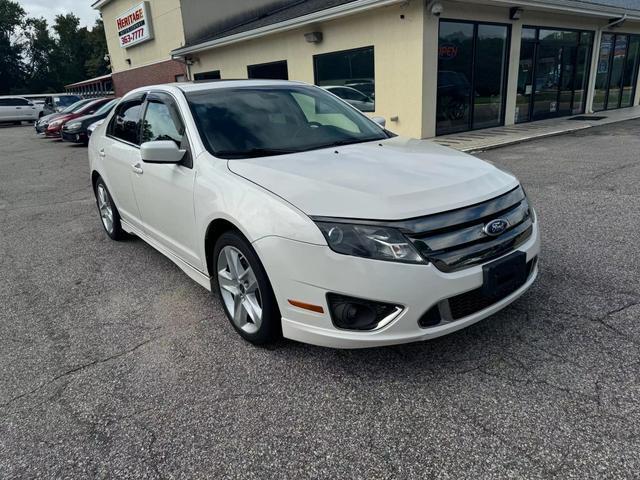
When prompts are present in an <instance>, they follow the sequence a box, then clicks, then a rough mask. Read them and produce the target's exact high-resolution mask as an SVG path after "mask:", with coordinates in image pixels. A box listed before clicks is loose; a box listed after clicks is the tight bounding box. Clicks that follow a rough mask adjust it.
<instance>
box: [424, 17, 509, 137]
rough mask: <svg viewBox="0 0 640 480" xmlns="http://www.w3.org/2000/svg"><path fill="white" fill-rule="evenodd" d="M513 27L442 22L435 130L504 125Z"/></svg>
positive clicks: (458, 130)
mask: <svg viewBox="0 0 640 480" xmlns="http://www.w3.org/2000/svg"><path fill="white" fill-rule="evenodd" d="M508 38H509V27H508V26H507V25H494V24H484V23H471V22H462V21H461V22H456V21H445V20H443V21H441V22H440V34H439V42H438V106H437V111H436V133H437V134H438V135H444V134H447V133H454V132H461V131H466V130H472V129H478V128H487V127H494V126H498V125H502V123H503V122H504V96H505V85H506V72H507V53H508V52H507V50H508Z"/></svg>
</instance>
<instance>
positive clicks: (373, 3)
mask: <svg viewBox="0 0 640 480" xmlns="http://www.w3.org/2000/svg"><path fill="white" fill-rule="evenodd" d="M109 1H111V0H99V1H98V2H97V4H102V5H104V4H105V3H107V2H109ZM405 1H406V0H355V1H353V2H349V3H346V4H342V5H338V6H336V7H332V8H327V9H325V10H321V11H319V12H314V13H310V14H308V15H303V16H300V17H297V18H292V19H290V20H285V21H283V22H278V23H274V24H272V25H265V26H264V27H259V28H256V29H253V30H248V31H246V32H240V33H236V34H233V35H228V36H225V37H221V38H216V39H214V40H208V41H205V42H202V43H198V44H195V45H189V46H186V47H181V48H177V49H175V50H173V51H172V52H171V56H172V57H176V58H183V57H185V56H188V55H190V54H193V53H197V52H201V51H203V50H210V49H213V48H218V47H223V46H227V45H231V44H234V43H238V42H243V41H246V40H251V39H255V38H260V37H264V36H265V35H271V34H273V33H280V32H285V31H287V30H293V29H296V28H300V27H304V26H306V25H310V24H313V23H317V22H323V21H328V20H333V19H336V18H340V17H344V16H347V15H352V14H355V13H359V12H363V11H366V10H370V9H372V8H377V7H384V6H388V5H393V4H396V3H403V2H405ZM462 3H476V4H480V5H494V6H504V7H522V8H531V9H534V10H539V11H551V12H555V13H564V14H569V15H571V14H573V15H585V16H592V17H600V18H606V19H611V18H612V17H614V18H615V17H619V18H622V17H623V16H625V15H626V17H625V18H626V19H627V20H640V10H638V11H634V10H632V11H629V10H627V9H624V8H619V7H609V6H606V5H597V4H589V3H585V2H582V1H580V0H463V2H462ZM94 8H95V6H94Z"/></svg>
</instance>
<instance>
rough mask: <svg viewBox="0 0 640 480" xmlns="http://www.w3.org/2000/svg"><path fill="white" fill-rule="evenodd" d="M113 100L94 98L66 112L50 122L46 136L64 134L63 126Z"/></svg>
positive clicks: (92, 112)
mask: <svg viewBox="0 0 640 480" xmlns="http://www.w3.org/2000/svg"><path fill="white" fill-rule="evenodd" d="M111 100H113V99H112V98H93V99H91V100H90V101H89V102H88V103H86V104H85V105H83V106H81V107H80V108H78V109H76V110H74V111H73V112H69V113H65V114H64V115H61V116H59V117H57V118H56V119H54V120H53V121H51V122H49V125H48V126H47V129H46V130H45V132H44V133H45V136H47V137H55V138H57V137H60V136H61V134H62V127H63V126H64V125H65V124H66V123H67V122H68V121H70V120H74V119H76V118H79V117H84V116H85V115H93V114H94V113H96V112H97V111H98V110H99V109H100V108H101V107H102V106H103V105H104V104H106V103H108V102H110V101H111Z"/></svg>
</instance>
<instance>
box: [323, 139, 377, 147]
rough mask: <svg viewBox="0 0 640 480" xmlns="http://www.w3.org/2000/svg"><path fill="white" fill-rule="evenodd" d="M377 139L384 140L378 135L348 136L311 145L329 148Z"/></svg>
mask: <svg viewBox="0 0 640 480" xmlns="http://www.w3.org/2000/svg"><path fill="white" fill-rule="evenodd" d="M378 140H385V138H380V137H370V138H348V139H345V140H336V141H335V142H331V143H326V144H323V145H318V146H316V147H313V148H314V149H319V148H331V147H342V146H344V145H353V144H355V143H365V142H375V141H378Z"/></svg>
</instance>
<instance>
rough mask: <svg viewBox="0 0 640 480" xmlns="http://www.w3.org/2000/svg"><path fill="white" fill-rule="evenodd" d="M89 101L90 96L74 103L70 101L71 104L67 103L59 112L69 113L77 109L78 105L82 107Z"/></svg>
mask: <svg viewBox="0 0 640 480" xmlns="http://www.w3.org/2000/svg"><path fill="white" fill-rule="evenodd" d="M90 101H91V99H90V98H85V99H84V100H79V101H77V102H76V103H72V104H71V105H69V106H68V107H67V108H65V109H64V110H62V111H61V112H60V113H71V112H75V111H76V110H78V109H79V108H80V107H82V106H83V105H86V104H87V103H89V102H90Z"/></svg>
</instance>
